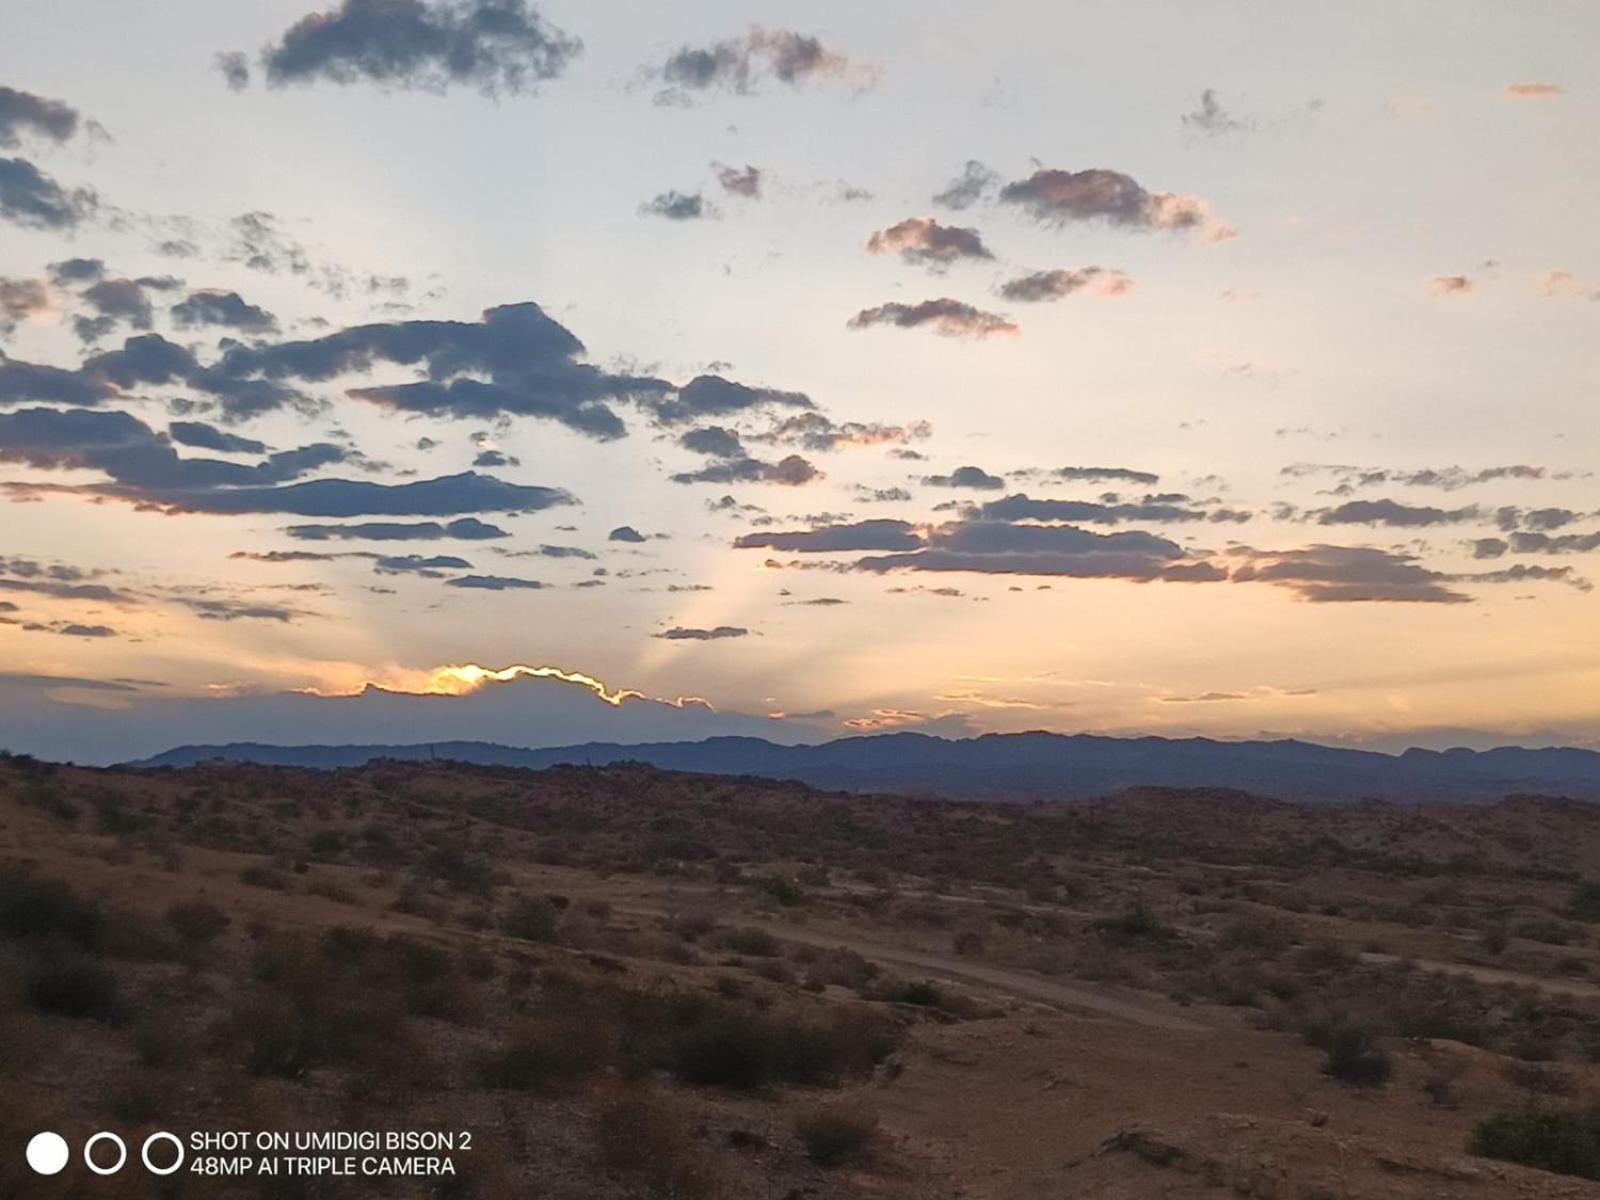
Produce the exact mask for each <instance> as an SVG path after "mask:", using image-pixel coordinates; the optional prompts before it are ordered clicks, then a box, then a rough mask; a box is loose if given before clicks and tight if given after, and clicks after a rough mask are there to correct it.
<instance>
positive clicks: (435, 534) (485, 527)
mask: <svg viewBox="0 0 1600 1200" xmlns="http://www.w3.org/2000/svg"><path fill="white" fill-rule="evenodd" d="M284 532H285V533H287V534H288V535H289V536H290V537H292V538H295V539H297V540H299V541H306V542H328V541H345V542H352V541H355V542H429V541H442V540H445V539H453V540H456V541H463V542H480V541H488V540H492V539H495V538H504V537H510V536H511V535H510V534H509V533H507V532H506V531H505V530H504V529H501V528H500V527H499V526H498V525H490V524H488V523H486V522H484V521H480V520H478V519H477V518H476V517H460V518H458V519H457V520H454V521H451V522H449V523H448V524H443V525H441V524H440V523H439V522H438V521H418V522H413V523H401V522H388V521H369V522H364V523H362V524H358V525H291V526H289V527H288V528H287V529H285V530H284Z"/></svg>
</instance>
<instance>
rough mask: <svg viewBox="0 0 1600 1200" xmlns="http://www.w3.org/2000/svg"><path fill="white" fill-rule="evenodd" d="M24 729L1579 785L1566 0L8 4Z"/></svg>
mask: <svg viewBox="0 0 1600 1200" xmlns="http://www.w3.org/2000/svg"><path fill="white" fill-rule="evenodd" d="M5 24H6V32H5V37H4V39H3V40H0V353H3V357H0V514H3V523H0V745H5V746H9V747H10V748H12V749H14V750H23V751H30V752H36V753H42V754H48V755H51V756H53V757H64V758H71V759H74V760H78V761H89V762H105V761H115V760H118V759H121V758H125V757H131V756H136V755H141V754H149V753H153V752H155V751H158V750H160V749H163V748H165V747H167V746H170V745H175V744H180V743H183V742H192V741H229V740H255V741H266V742H305V741H318V742H340V741H389V742H413V741H422V740H430V739H440V740H442V739H445V738H456V737H483V738H486V739H489V740H497V741H503V742H510V743H515V744H521V745H531V746H538V745H558V744H567V743H572V742H579V741H588V740H599V741H634V740H673V739H678V738H699V737H705V736H710V735H714V734H724V733H736V734H754V735H758V736H765V737H770V738H772V739H774V740H778V741H786V742H810V741H819V740H824V739H827V738H832V737H839V736H847V735H853V734H862V733H873V732H880V731H886V730H895V731H903V730H920V731H923V732H928V733H933V734H939V735H943V736H969V735H973V734H979V733H986V732H1007V731H1018V730H1030V729H1049V730H1057V731H1061V732H1095V733H1112V734H1129V735H1133V734H1147V733H1154V734H1162V735H1167V736H1191V735H1204V736H1210V737H1219V738H1256V737H1301V738H1306V739H1310V740H1316V741H1322V742H1329V743H1338V744H1349V745H1362V746H1370V747H1375V748H1382V749H1398V748H1402V747H1404V746H1407V745H1427V746H1436V747H1441V746H1450V745H1457V744H1464V745H1492V744H1497V743H1503V742H1513V743H1518V744H1525V745H1548V744H1573V745H1591V746H1596V745H1600V638H1597V637H1596V636H1595V632H1594V631H1595V629H1596V628H1597V620H1596V618H1597V616H1600V607H1597V598H1596V594H1595V592H1594V591H1593V587H1592V582H1591V581H1592V579H1593V576H1594V575H1595V573H1596V556H1597V555H1600V478H1597V477H1596V475H1595V471H1596V467H1597V464H1596V462H1595V455H1594V448H1595V446H1596V445H1597V435H1600V406H1597V405H1596V403H1595V398H1596V396H1595V394H1596V388H1597V385H1600V370H1597V367H1600V354H1597V352H1596V346H1600V339H1597V338H1596V336H1595V334H1596V329H1597V326H1600V242H1597V241H1596V239H1595V238H1594V237H1593V234H1592V213H1593V210H1594V205H1595V201H1596V197H1597V194H1600V142H1596V140H1595V139H1594V137H1593V136H1592V131H1593V129H1594V127H1595V121H1596V118H1597V116H1600V113H1597V107H1600V103H1597V98H1596V94H1595V92H1594V89H1593V88H1592V86H1590V85H1589V84H1588V83H1587V78H1588V76H1590V75H1592V71H1586V70H1585V69H1584V68H1585V67H1586V66H1587V65H1588V62H1587V59H1588V48H1589V47H1592V46H1593V44H1594V43H1595V40H1596V37H1597V35H1600V11H1597V10H1596V9H1595V8H1594V6H1593V5H1592V4H1589V3H1586V2H1585V0H1567V2H1563V0H1551V2H1549V3H1544V4H1540V5H1536V6H1518V7H1513V6H1507V5H1504V4H1502V3H1499V2H1498V0H1496V2H1489V0H1439V2H1420V0H1390V2H1385V3H1376V2H1357V3H1353V4H1344V5H1294V6H1288V5H1269V4H1266V3H1264V2H1262V0H1205V2H1203V3H1196V2H1194V0H1170V2H1162V0H1133V2H1129V0H1117V2H1115V3H1113V2H1110V0H1104V2H1101V0H1087V2H1080V3H1074V4H1071V5H1059V4H1042V3H1025V2H1022V0H997V2H996V3H994V4H991V5H987V6H984V8H983V10H982V13H981V15H980V14H976V13H975V11H974V10H973V9H972V8H971V7H970V6H968V5H961V6H957V5H955V4H952V3H930V2H923V3H918V4H915V5H913V4H910V3H901V2H899V0H880V2H879V3H875V4H872V5H848V6H847V5H818V4H799V3H765V2H763V3H743V4H737V5H735V4H732V3H721V2H716V0H703V2H701V3H696V4H693V5H671V6H668V5H660V4H646V3H640V2H636V0H635V2H622V0H600V2H591V3H586V4H579V3H575V2H565V0H548V2H545V3H539V4H535V3H531V2H529V0H339V2H338V3H335V4H330V5H326V6H323V5H320V4H317V3H313V2H312V0H252V2H251V3H248V4H227V5H220V4H215V3H202V2H201V0H168V2H167V3H163V4H160V5H130V4H119V3H109V2H102V0H50V2H49V3H46V2H44V0H10V2H9V3H8V4H7V9H6V20H5Z"/></svg>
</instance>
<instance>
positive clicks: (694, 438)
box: [678, 425, 744, 458]
mask: <svg viewBox="0 0 1600 1200" xmlns="http://www.w3.org/2000/svg"><path fill="white" fill-rule="evenodd" d="M678 444H679V445H680V446H682V447H683V448H684V449H685V450H691V451H693V452H694V453H695V454H706V455H710V456H711V457H712V458H741V457H743V456H744V443H743V442H741V441H740V440H739V435H738V434H737V433H735V432H734V431H733V430H731V429H724V428H723V427H722V426H720V425H708V426H706V427H704V428H701V429H689V430H686V431H684V433H683V434H682V436H680V437H679V438H678Z"/></svg>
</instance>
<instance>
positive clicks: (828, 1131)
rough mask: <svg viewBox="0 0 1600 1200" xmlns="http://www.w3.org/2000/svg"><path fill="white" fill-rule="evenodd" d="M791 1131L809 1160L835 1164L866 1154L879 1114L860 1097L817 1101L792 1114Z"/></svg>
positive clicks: (872, 1140)
mask: <svg viewBox="0 0 1600 1200" xmlns="http://www.w3.org/2000/svg"><path fill="white" fill-rule="evenodd" d="M794 1131H795V1134H796V1135H797V1136H798V1137H799V1138H800V1142H801V1144H802V1145H803V1146H805V1148H806V1154H807V1155H808V1156H809V1157H810V1159H811V1161H812V1162H814V1163H817V1164H818V1165H820V1166H824V1167H833V1166H838V1165H839V1164H841V1163H845V1162H851V1161H858V1160H860V1159H864V1158H866V1157H868V1155H869V1154H870V1153H871V1150H872V1146H873V1143H874V1142H875V1141H877V1138H878V1114H877V1113H875V1112H873V1111H872V1109H870V1108H868V1107H867V1106H866V1105H865V1104H863V1103H861V1102H860V1101H853V1100H844V1101H837V1102H835V1103H831V1104H820V1105H817V1106H816V1107H815V1108H810V1109H807V1110H806V1111H804V1112H802V1113H801V1114H800V1115H799V1116H797V1117H796V1118H795V1121H794Z"/></svg>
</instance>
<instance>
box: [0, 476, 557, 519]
mask: <svg viewBox="0 0 1600 1200" xmlns="http://www.w3.org/2000/svg"><path fill="white" fill-rule="evenodd" d="M224 465H227V464H224ZM4 486H5V489H6V490H7V491H8V492H10V493H11V494H12V495H13V496H23V497H26V496H32V495H41V494H45V493H48V492H52V491H68V492H75V493H79V494H84V495H90V496H104V497H108V498H110V499H115V500H125V501H128V502H129V503H133V504H138V505H140V506H141V507H146V508H152V509H156V510H159V511H162V512H167V513H183V512H197V513H289V514H291V515H294V516H300V517H359V516H391V517H448V516H456V515H458V514H461V513H484V512H505V513H514V512H538V511H539V510H541V509H545V508H550V507H552V506H555V505H561V504H572V503H575V501H574V500H573V498H572V496H571V495H570V494H569V493H567V492H565V491H562V490H561V489H559V488H548V487H538V486H524V485H521V484H513V483H506V482H505V481H504V480H500V479H495V478H493V477H492V476H488V475H479V474H477V473H476V472H473V471H465V472H463V473H461V474H459V475H447V476H443V477H441V478H438V479H424V480H417V481H415V482H412V483H399V484H381V483H371V482H368V481H366V480H354V479H314V480H310V481H308V482H304V483H292V484H287V485H282V486H276V487H220V488H181V487H164V488H159V487H158V488H134V487H127V486H123V485H119V484H101V485H85V486H83V487H77V488H70V487H69V488H52V487H48V486H44V485H39V484H25V483H12V484H7V485H4Z"/></svg>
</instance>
